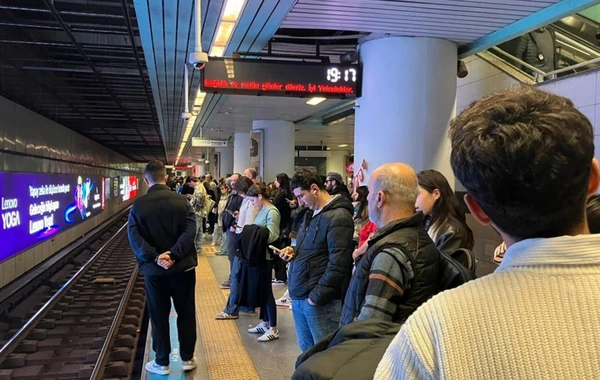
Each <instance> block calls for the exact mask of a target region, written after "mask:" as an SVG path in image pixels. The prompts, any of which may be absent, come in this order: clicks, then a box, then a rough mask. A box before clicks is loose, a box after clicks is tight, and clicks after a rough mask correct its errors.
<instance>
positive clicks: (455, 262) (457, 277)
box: [438, 248, 476, 292]
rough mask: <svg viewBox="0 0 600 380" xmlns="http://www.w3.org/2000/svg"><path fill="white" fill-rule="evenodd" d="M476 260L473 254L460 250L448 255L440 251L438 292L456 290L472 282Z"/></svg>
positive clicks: (463, 249) (466, 250)
mask: <svg viewBox="0 0 600 380" xmlns="http://www.w3.org/2000/svg"><path fill="white" fill-rule="evenodd" d="M475 266H476V260H475V256H474V255H473V252H471V251H470V250H468V249H465V248H460V249H457V250H456V251H454V252H452V253H451V254H450V255H449V254H447V253H444V252H441V251H440V280H439V283H438V292H443V291H444V290H448V289H452V288H456V287H458V286H461V285H462V284H464V283H466V282H469V281H471V280H474V279H475V278H476V276H475Z"/></svg>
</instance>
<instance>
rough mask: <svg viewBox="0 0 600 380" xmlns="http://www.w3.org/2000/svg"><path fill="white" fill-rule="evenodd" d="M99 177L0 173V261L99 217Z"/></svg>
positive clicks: (100, 184)
mask: <svg viewBox="0 0 600 380" xmlns="http://www.w3.org/2000/svg"><path fill="white" fill-rule="evenodd" d="M102 187H103V183H102V178H101V177H96V176H86V175H76V174H38V173H6V172H0V202H1V203H0V215H1V217H2V222H1V224H0V261H3V260H5V259H7V258H9V257H11V256H13V255H15V254H17V253H19V252H21V251H23V250H25V249H27V248H30V247H32V246H34V245H36V244H38V243H41V242H42V241H44V240H46V239H48V238H50V237H52V236H54V235H56V234H58V233H60V232H62V231H64V230H66V229H68V228H70V227H72V226H74V225H76V224H78V223H81V222H82V221H84V220H86V219H88V218H90V217H92V216H94V215H97V214H99V213H100V212H102V210H103V205H104V193H103V192H102Z"/></svg>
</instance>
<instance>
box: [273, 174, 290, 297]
mask: <svg viewBox="0 0 600 380" xmlns="http://www.w3.org/2000/svg"><path fill="white" fill-rule="evenodd" d="M275 178H276V179H275V182H273V185H274V186H275V188H276V189H277V192H276V194H275V197H274V198H275V199H274V200H273V206H275V207H276V208H277V210H278V211H279V215H280V216H281V219H280V222H279V230H280V231H281V236H280V239H279V241H278V243H279V245H281V247H279V248H283V247H287V246H288V245H289V242H288V241H287V240H288V238H289V233H290V227H291V221H292V220H291V217H292V209H291V207H290V202H291V201H292V199H294V195H293V194H292V187H291V185H290V177H288V175H287V174H285V173H279V174H277V176H275ZM273 269H274V270H275V279H274V280H273V285H284V284H285V283H286V282H287V271H286V269H287V262H286V261H285V260H283V259H282V258H280V257H279V256H277V255H276V256H275V259H274V260H273Z"/></svg>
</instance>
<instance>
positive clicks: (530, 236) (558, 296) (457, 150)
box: [375, 88, 600, 380]
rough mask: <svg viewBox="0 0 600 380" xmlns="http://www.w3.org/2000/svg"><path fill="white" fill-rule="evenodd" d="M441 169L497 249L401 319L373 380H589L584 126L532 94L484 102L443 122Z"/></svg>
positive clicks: (599, 267)
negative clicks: (491, 266) (483, 264)
mask: <svg viewBox="0 0 600 380" xmlns="http://www.w3.org/2000/svg"><path fill="white" fill-rule="evenodd" d="M450 139H451V142H452V155H451V163H452V168H453V170H454V173H455V175H456V178H457V179H459V180H460V182H461V183H462V184H463V185H464V186H465V188H466V189H467V195H466V196H465V203H466V204H467V206H468V207H469V209H470V211H471V214H472V215H473V217H474V218H475V219H477V220H478V221H479V222H480V223H482V224H484V225H490V226H492V227H493V228H494V229H496V230H497V231H498V233H500V235H501V236H502V238H503V239H504V241H505V242H506V245H507V247H508V250H507V251H506V253H505V256H504V260H503V261H502V264H501V265H500V266H499V267H498V269H497V270H496V271H495V272H494V273H493V274H491V275H489V276H485V277H482V278H480V279H478V280H476V281H472V282H469V283H467V284H465V285H463V286H461V287H459V288H456V289H453V290H450V291H446V292H443V293H441V294H439V295H437V296H435V297H434V298H432V299H431V300H429V301H428V302H427V303H426V304H424V305H423V306H421V307H420V308H419V309H417V311H416V312H415V313H414V314H413V315H412V316H411V317H410V318H409V319H408V320H407V321H406V323H405V325H404V326H403V327H402V329H401V330H400V332H399V333H398V335H397V336H396V338H395V339H394V341H393V342H392V344H391V345H390V346H389V348H388V350H387V352H386V354H385V355H384V357H383V359H382V360H381V362H380V363H379V367H378V369H377V373H376V375H375V379H386V380H387V379H459V380H467V379H477V380H484V379H598V378H599V377H600V328H599V327H600V235H590V234H589V229H588V225H587V220H586V216H585V202H586V197H587V196H588V195H589V194H592V193H595V192H596V191H597V189H598V183H599V177H600V174H599V169H598V162H597V161H596V160H595V159H594V158H593V155H594V143H593V141H594V133H593V129H592V126H591V124H590V122H589V121H588V120H587V119H586V118H585V116H583V115H582V114H581V113H580V112H579V111H578V110H577V109H576V108H575V107H574V106H573V104H572V103H571V101H569V100H568V99H565V98H562V97H559V96H556V95H551V94H548V93H544V92H542V91H539V90H536V89H533V88H520V89H513V90H509V91H505V92H500V93H495V94H492V95H490V96H488V97H486V98H484V99H482V100H480V101H479V102H477V103H475V104H473V105H472V106H471V107H469V108H468V109H467V110H465V111H464V112H463V113H462V114H461V115H460V116H458V117H457V118H456V119H455V120H453V121H452V123H451V128H450Z"/></svg>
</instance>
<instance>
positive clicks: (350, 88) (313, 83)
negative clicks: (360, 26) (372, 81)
mask: <svg viewBox="0 0 600 380" xmlns="http://www.w3.org/2000/svg"><path fill="white" fill-rule="evenodd" d="M202 71H203V75H202V79H201V82H200V85H201V89H202V91H204V92H206V93H215V94H218V93H224V94H239V95H269V96H296V97H314V96H320V97H326V98H338V99H339V98H342V99H343V98H355V97H358V96H360V83H361V80H362V78H361V70H360V66H359V65H352V64H333V63H331V64H330V63H312V62H284V61H267V60H260V59H237V58H213V57H211V58H210V60H209V62H207V63H206V65H205V67H204V69H203V70H202Z"/></svg>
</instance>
